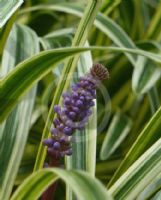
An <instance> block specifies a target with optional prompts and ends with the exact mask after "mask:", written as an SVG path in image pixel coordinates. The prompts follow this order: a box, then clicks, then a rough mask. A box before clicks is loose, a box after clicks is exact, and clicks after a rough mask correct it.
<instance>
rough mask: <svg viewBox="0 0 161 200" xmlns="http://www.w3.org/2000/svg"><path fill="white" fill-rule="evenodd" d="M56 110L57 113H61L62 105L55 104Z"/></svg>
mask: <svg viewBox="0 0 161 200" xmlns="http://www.w3.org/2000/svg"><path fill="white" fill-rule="evenodd" d="M54 111H55V112H56V113H59V112H60V111H61V108H60V106H57V105H56V106H54Z"/></svg>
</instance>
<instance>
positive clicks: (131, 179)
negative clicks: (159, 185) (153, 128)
mask: <svg viewBox="0 0 161 200" xmlns="http://www.w3.org/2000/svg"><path fill="white" fill-rule="evenodd" d="M160 165H161V139H159V140H158V141H157V142H156V143H155V144H154V145H153V146H152V147H150V148H149V149H148V150H147V151H146V152H145V153H144V154H143V155H142V156H141V157H140V158H139V159H138V160H137V161H136V162H135V163H134V164H133V165H132V166H131V167H130V168H128V170H127V171H126V172H125V173H124V174H123V175H122V176H121V177H120V178H119V179H118V180H117V181H116V182H115V183H114V184H113V185H112V186H111V188H110V189H109V192H110V194H111V195H112V196H113V197H114V199H116V200H125V199H126V200H131V199H136V197H137V196H138V194H139V193H140V192H141V191H142V190H143V189H144V188H145V187H146V186H147V184H149V183H150V182H151V181H152V180H153V179H154V178H155V177H156V176H157V175H158V174H159V173H161V168H160Z"/></svg>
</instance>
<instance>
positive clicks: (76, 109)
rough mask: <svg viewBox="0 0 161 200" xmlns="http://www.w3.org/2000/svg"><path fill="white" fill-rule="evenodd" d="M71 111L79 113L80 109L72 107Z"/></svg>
mask: <svg viewBox="0 0 161 200" xmlns="http://www.w3.org/2000/svg"><path fill="white" fill-rule="evenodd" d="M72 110H73V111H74V112H76V113H79V112H80V109H79V108H78V107H72Z"/></svg>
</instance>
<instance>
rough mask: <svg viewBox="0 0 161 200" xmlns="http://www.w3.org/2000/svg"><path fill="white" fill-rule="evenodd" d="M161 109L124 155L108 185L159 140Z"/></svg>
mask: <svg viewBox="0 0 161 200" xmlns="http://www.w3.org/2000/svg"><path fill="white" fill-rule="evenodd" d="M160 121H161V107H160V108H159V109H158V111H157V112H156V113H155V115H153V117H152V118H151V120H150V121H149V123H148V124H147V125H146V127H145V128H144V129H143V131H142V132H141V133H140V135H139V137H138V138H137V140H136V142H135V143H134V144H133V146H132V147H131V149H130V151H129V152H128V154H127V155H126V157H125V159H124V160H123V162H122V164H121V165H120V167H119V169H118V170H117V173H116V174H115V175H114V177H113V179H112V180H111V182H110V183H109V185H110V186H111V185H112V184H113V183H114V182H115V181H116V180H117V179H118V177H120V175H121V174H123V172H125V171H126V170H127V169H128V167H129V166H131V164H132V163H133V162H134V161H135V160H136V159H137V158H138V157H139V156H140V155H141V154H142V153H143V152H145V150H146V149H147V148H148V147H149V146H150V145H151V144H153V143H154V142H155V141H156V140H157V139H159V138H160V136H161V133H160V128H161V123H160Z"/></svg>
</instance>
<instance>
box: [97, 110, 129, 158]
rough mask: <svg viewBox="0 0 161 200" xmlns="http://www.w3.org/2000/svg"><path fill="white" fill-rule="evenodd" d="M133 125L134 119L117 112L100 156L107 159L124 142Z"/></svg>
mask: <svg viewBox="0 0 161 200" xmlns="http://www.w3.org/2000/svg"><path fill="white" fill-rule="evenodd" d="M131 126H132V120H131V119H130V117H128V116H127V115H125V114H123V113H121V112H117V113H116V114H115V115H114V117H113V119H112V122H111V123H110V127H109V129H108V131H107V133H106V136H105V139H104V141H103V144H102V147H101V152H100V158H101V159H102V160H105V159H107V158H108V157H109V156H110V155H111V154H112V153H113V152H114V151H115V150H116V149H117V147H118V146H119V145H120V144H121V143H122V141H123V140H124V139H125V137H126V136H127V134H128V133H129V131H130V129H131Z"/></svg>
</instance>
